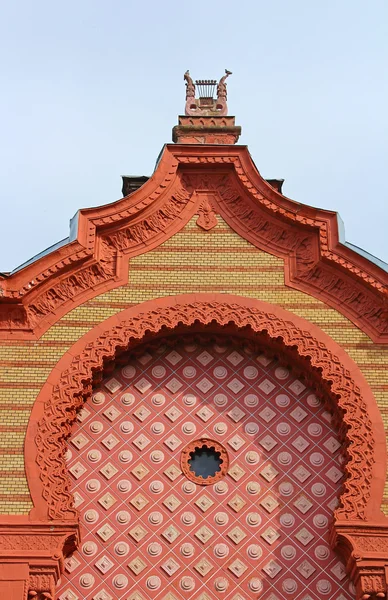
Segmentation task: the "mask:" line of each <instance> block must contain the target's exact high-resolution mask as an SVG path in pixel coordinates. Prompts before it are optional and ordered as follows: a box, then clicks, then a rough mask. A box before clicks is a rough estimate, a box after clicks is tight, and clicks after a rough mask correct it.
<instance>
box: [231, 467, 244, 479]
mask: <svg viewBox="0 0 388 600" xmlns="http://www.w3.org/2000/svg"><path fill="white" fill-rule="evenodd" d="M228 475H229V476H230V477H231V478H232V479H234V481H239V480H240V479H241V477H243V476H244V475H245V471H244V469H243V468H242V467H240V466H239V465H237V464H234V465H233V466H232V467H231V468H230V469H229V471H228Z"/></svg>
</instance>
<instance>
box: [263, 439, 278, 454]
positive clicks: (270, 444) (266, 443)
mask: <svg viewBox="0 0 388 600" xmlns="http://www.w3.org/2000/svg"><path fill="white" fill-rule="evenodd" d="M259 444H260V446H263V448H265V449H266V450H268V452H269V451H270V450H272V448H275V446H276V445H277V441H276V440H274V439H273V437H271V436H270V435H266V436H264V437H263V439H262V440H260V441H259Z"/></svg>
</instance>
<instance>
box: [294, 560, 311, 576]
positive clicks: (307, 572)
mask: <svg viewBox="0 0 388 600" xmlns="http://www.w3.org/2000/svg"><path fill="white" fill-rule="evenodd" d="M296 569H297V571H299V573H300V574H301V575H303V577H304V578H305V579H308V578H309V577H311V575H312V574H313V573H314V572H315V568H314V567H313V565H312V564H311V563H309V562H308V560H304V561H303V562H301V563H300V565H298V566H297V567H296Z"/></svg>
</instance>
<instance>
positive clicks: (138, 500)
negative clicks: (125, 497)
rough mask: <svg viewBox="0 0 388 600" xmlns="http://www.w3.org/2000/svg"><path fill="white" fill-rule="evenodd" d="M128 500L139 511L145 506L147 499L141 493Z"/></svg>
mask: <svg viewBox="0 0 388 600" xmlns="http://www.w3.org/2000/svg"><path fill="white" fill-rule="evenodd" d="M129 502H130V504H132V506H133V507H134V508H136V510H139V511H140V510H143V508H144V507H145V506H147V504H148V502H149V501H148V500H147V498H145V497H144V496H142V495H141V494H136V496H134V497H133V498H132V499H131V500H130V501H129Z"/></svg>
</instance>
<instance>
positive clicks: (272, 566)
mask: <svg viewBox="0 0 388 600" xmlns="http://www.w3.org/2000/svg"><path fill="white" fill-rule="evenodd" d="M281 570H282V567H281V566H280V565H279V564H278V563H277V562H276V561H275V560H270V561H269V562H268V563H267V564H266V565H265V566H264V567H263V571H264V572H265V573H267V575H268V576H269V577H271V579H273V578H274V577H276V575H277V574H278V573H280V571H281Z"/></svg>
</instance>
